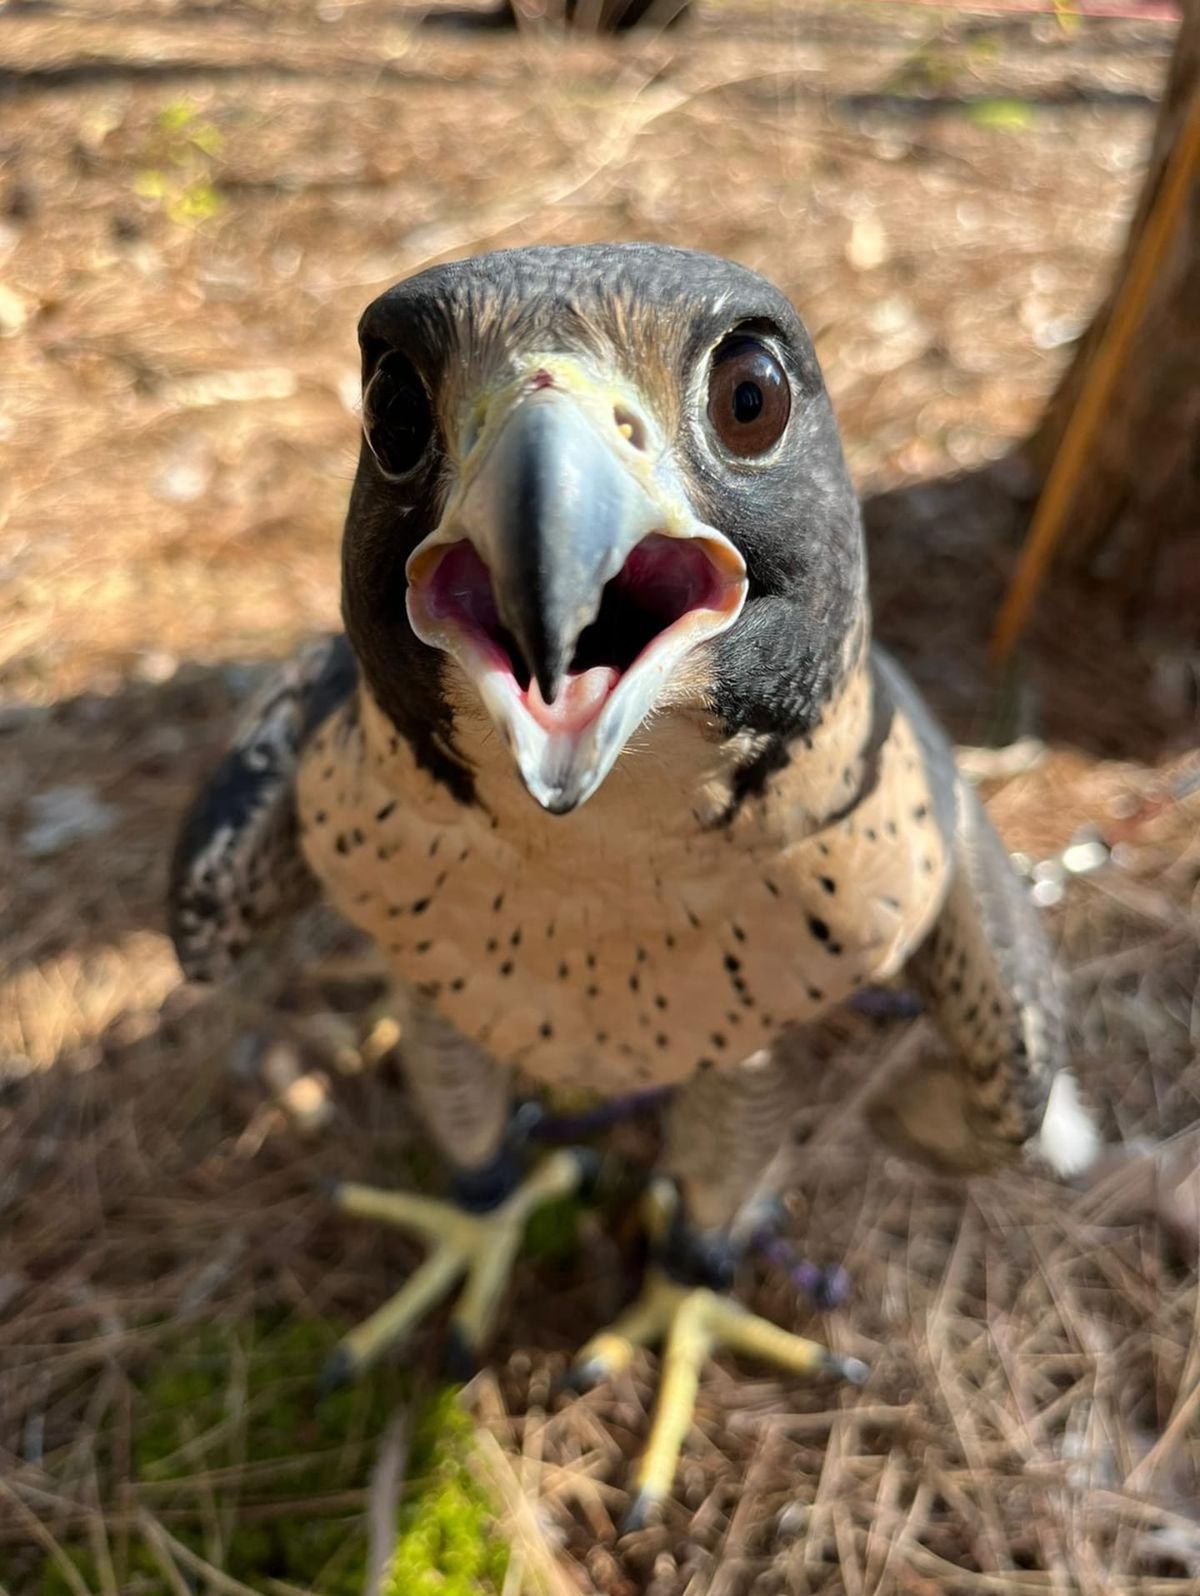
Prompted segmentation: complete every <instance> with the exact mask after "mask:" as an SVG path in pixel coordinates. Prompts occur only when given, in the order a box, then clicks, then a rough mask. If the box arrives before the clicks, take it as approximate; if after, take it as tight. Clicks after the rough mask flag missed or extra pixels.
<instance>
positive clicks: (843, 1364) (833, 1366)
mask: <svg viewBox="0 0 1200 1596" xmlns="http://www.w3.org/2000/svg"><path fill="white" fill-rule="evenodd" d="M825 1367H826V1369H828V1371H829V1373H830V1374H836V1375H837V1376H838V1378H839V1379H841V1380H848V1381H849V1382H850V1384H851V1385H865V1384H866V1382H867V1380H868V1378H869V1377H870V1373H871V1371H870V1369H868V1368H867V1366H866V1364H865V1363H864V1362H863V1361H862V1359H861V1358H847V1357H843V1356H842V1354H841V1353H840V1352H826V1354H825Z"/></svg>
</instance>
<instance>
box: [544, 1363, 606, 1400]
mask: <svg viewBox="0 0 1200 1596" xmlns="http://www.w3.org/2000/svg"><path fill="white" fill-rule="evenodd" d="M603 1378H604V1365H603V1364H602V1363H600V1362H599V1361H598V1360H597V1359H596V1358H590V1359H589V1360H588V1362H587V1363H573V1364H572V1365H571V1367H570V1368H569V1369H566V1370H565V1371H564V1372H563V1373H562V1374H560V1375H559V1377H558V1379H557V1380H555V1382H554V1387H553V1389H554V1390H555V1391H556V1392H558V1391H574V1392H575V1393H576V1395H577V1396H582V1394H583V1393H584V1392H585V1391H590V1390H591V1389H592V1387H593V1386H594V1385H599V1384H600V1382H601V1380H603Z"/></svg>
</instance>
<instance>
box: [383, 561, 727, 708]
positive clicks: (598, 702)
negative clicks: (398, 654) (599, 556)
mask: <svg viewBox="0 0 1200 1596" xmlns="http://www.w3.org/2000/svg"><path fill="white" fill-rule="evenodd" d="M718 561H720V563H718ZM421 577H422V580H421V581H420V583H419V588H420V591H419V593H418V594H414V595H413V597H416V598H418V600H419V609H420V610H421V611H422V612H423V616H422V618H423V620H424V621H425V623H426V626H427V627H429V629H430V630H436V631H437V632H440V633H442V634H443V636H444V637H445V645H444V646H451V647H452V651H455V652H458V651H460V650H461V651H462V652H465V653H466V654H467V655H468V658H465V659H462V663H463V664H464V665H466V666H467V668H468V670H470V671H471V674H472V675H476V674H477V673H478V672H479V671H480V670H482V671H484V672H486V673H487V674H488V675H489V676H492V677H493V678H494V676H495V675H497V674H498V675H499V676H501V677H502V678H504V677H507V678H508V681H507V683H506V684H505V685H506V686H507V689H508V693H507V695H506V696H515V697H516V698H517V700H518V701H519V704H520V707H521V708H523V709H524V710H525V711H526V713H527V714H528V715H529V716H530V717H531V718H532V719H533V720H534V721H535V722H536V723H537V724H538V725H539V726H540V727H541V728H542V729H543V730H544V731H546V732H548V733H554V732H559V733H567V734H576V735H578V734H579V733H581V732H582V731H584V730H585V729H586V728H587V727H588V726H589V725H590V724H591V723H592V722H594V721H595V720H596V719H597V718H598V717H599V716H600V715H601V713H602V711H603V710H604V708H605V705H606V704H607V702H608V701H609V699H610V698H611V697H613V695H614V694H616V693H617V692H618V691H619V690H620V688H621V686H622V684H623V683H624V682H625V680H626V679H627V678H633V677H634V676H636V675H638V674H641V673H642V672H643V670H644V668H645V667H649V666H651V665H652V663H653V662H654V660H655V658H656V657H657V656H659V655H661V654H664V653H668V652H669V654H670V656H671V662H672V663H673V662H674V660H676V659H678V658H679V657H680V656H681V654H682V653H683V652H685V651H686V650H687V649H688V648H690V647H692V646H693V645H694V644H695V643H696V642H698V641H700V639H701V638H702V637H704V636H706V635H711V634H712V633H714V632H716V631H722V630H724V628H725V626H727V625H728V624H729V622H730V621H731V620H732V619H733V617H734V616H735V615H736V613H737V611H738V609H740V607H741V595H742V588H743V585H744V577H743V575H742V572H741V571H740V569H734V568H733V565H732V562H731V561H730V559H729V555H728V553H727V551H726V549H725V548H722V547H721V546H719V545H713V546H712V547H710V546H709V544H708V542H707V540H705V539H702V538H678V537H670V536H667V535H664V534H662V533H651V534H650V535H649V536H647V537H644V538H642V540H641V541H640V542H639V543H637V544H636V545H635V546H634V548H633V549H632V550H631V551H630V553H629V554H628V555H627V557H626V559H625V563H624V565H623V566H622V567H621V569H620V570H619V571H618V572H617V574H616V576H614V577H613V578H612V579H611V580H610V581H609V582H607V583H605V585H604V587H603V589H602V592H601V599H600V607H599V609H598V611H597V612H596V616H595V619H594V620H592V621H591V622H590V623H589V624H588V625H587V626H586V627H584V629H583V631H582V632H581V633H580V634H579V637H578V639H577V640H576V643H575V649H574V653H573V655H572V657H571V661H570V664H569V666H568V668H567V671H566V674H565V677H564V679H563V682H562V686H561V688H560V689H559V691H558V692H557V693H556V694H555V697H554V700H553V702H552V703H547V702H546V700H545V699H544V698H543V697H542V693H541V690H540V688H539V687H538V684H537V682H536V681H535V680H534V679H533V675H532V672H531V671H530V668H529V665H528V663H527V662H526V660H525V659H524V657H523V656H522V654H521V650H520V648H519V647H518V645H517V642H516V639H515V638H514V637H513V635H512V633H511V632H510V631H509V630H508V629H507V628H506V627H505V625H504V622H503V621H502V619H501V617H500V613H499V609H498V607H497V604H496V599H495V594H494V592H493V588H492V580H491V575H490V573H489V571H488V568H487V566H486V565H485V564H484V562H483V560H482V559H481V558H480V556H479V554H478V552H477V551H476V549H475V548H474V546H473V545H472V544H471V543H470V542H469V541H467V540H466V539H463V540H461V541H459V542H456V543H451V544H448V545H446V546H445V551H444V553H442V554H441V557H440V559H438V561H437V564H436V566H434V567H433V569H432V570H430V568H429V567H428V566H426V568H425V570H424V571H423V572H422V573H421ZM451 639H453V642H457V644H458V645H459V650H453V645H452V641H451ZM460 658H461V654H460ZM664 663H665V662H664ZM472 667H474V669H472ZM496 685H498V684H496Z"/></svg>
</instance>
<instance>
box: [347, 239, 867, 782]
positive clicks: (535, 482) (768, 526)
mask: <svg viewBox="0 0 1200 1596" xmlns="http://www.w3.org/2000/svg"><path fill="white" fill-rule="evenodd" d="M359 337H360V342H361V345H362V355H363V391H364V399H363V430H364V443H363V448H362V453H361V456H360V460H359V467H358V474H357V477H356V479H355V484H354V491H353V495H352V498H351V502H350V513H349V517H348V520H347V524H346V535H345V542H344V547H343V607H344V612H345V620H346V629H347V632H348V634H349V637H350V640H351V643H352V645H353V647H354V649H355V652H356V653H357V654H358V657H359V660H360V661H361V664H362V667H363V671H364V674H365V677H366V680H367V682H368V683H369V685H370V687H371V689H372V691H373V692H374V694H375V697H376V698H377V700H378V702H379V704H380V706H381V707H382V708H383V710H384V711H385V712H386V714H387V715H388V716H389V717H390V718H391V719H392V720H393V721H394V722H395V724H396V726H397V728H398V730H399V731H400V732H401V733H402V734H403V735H404V736H405V737H407V738H408V739H409V741H410V742H411V743H412V745H413V747H414V749H415V750H416V752H417V755H418V757H419V758H420V759H421V761H422V763H424V764H425V765H426V766H427V768H429V769H431V770H433V771H434V772H435V773H436V774H437V775H439V776H440V777H441V778H442V779H444V780H446V781H448V782H450V783H451V784H452V785H453V786H454V788H455V790H456V791H458V792H459V793H460V794H461V795H462V796H464V797H466V796H469V793H470V790H471V778H470V772H469V770H468V769H467V768H466V767H465V765H464V762H463V761H462V759H461V757H460V756H459V755H458V754H457V752H456V739H455V730H456V718H457V717H458V716H460V715H462V714H470V713H478V712H479V711H478V704H479V702H480V701H481V702H482V705H483V707H484V708H485V709H486V712H487V713H488V714H489V715H490V716H491V718H492V719H493V721H494V722H495V723H496V726H497V728H498V730H499V731H500V733H501V735H502V736H503V737H504V738H505V740H506V741H507V743H508V745H509V747H510V749H511V751H512V754H513V757H514V759H515V761H516V764H517V768H518V770H519V772H520V775H521V778H522V780H523V781H524V783H525V785H526V786H527V787H528V788H529V790H530V792H531V793H532V794H533V796H534V797H535V798H536V799H537V800H538V802H539V803H541V804H542V805H543V806H544V807H545V808H547V809H550V810H553V811H555V812H564V811H567V810H570V809H572V808H574V807H576V806H577V805H578V804H580V803H582V802H583V801H584V800H585V799H586V798H587V797H589V796H590V795H591V793H592V792H594V791H595V789H596V788H597V787H598V786H599V785H600V783H601V782H602V781H603V779H604V777H605V775H607V773H608V771H609V770H610V769H611V767H612V765H613V763H614V761H615V760H616V759H617V758H618V756H619V755H620V753H621V750H622V748H623V747H624V745H625V743H626V741H627V739H628V738H629V736H630V735H631V734H632V733H633V731H634V730H635V729H636V727H637V726H638V725H639V724H640V723H641V721H642V720H643V719H644V718H645V717H646V715H648V714H649V713H650V712H651V711H652V710H654V709H656V708H670V707H671V706H673V705H674V706H678V705H685V704H686V705H692V706H695V705H698V704H701V705H704V706H706V707H707V708H708V709H710V710H711V711H712V712H713V713H714V714H715V716H716V718H717V720H718V722H719V724H720V725H721V726H722V728H723V729H724V731H726V732H727V733H729V734H730V735H732V734H733V733H734V732H738V731H745V730H750V731H755V732H762V733H769V734H772V735H775V736H785V737H786V736H791V735H794V734H798V733H801V732H804V731H805V730H806V729H807V728H809V727H810V726H811V725H812V724H813V723H814V722H815V721H816V720H817V719H819V717H820V714H821V711H822V708H823V706H824V705H825V704H826V703H827V701H828V699H829V698H830V696H831V694H832V693H833V692H834V690H835V689H836V686H837V684H838V681H839V679H840V678H841V676H842V674H843V672H844V671H845V669H846V662H847V659H848V657H849V655H850V653H851V651H852V649H853V646H854V644H855V643H856V641H857V640H859V639H860V638H861V636H862V634H863V632H864V629H865V625H866V616H865V604H864V597H863V594H864V570H863V553H862V537H861V530H860V524H859V514H858V506H857V501H856V499H855V496H854V493H853V490H852V488H851V486H850V482H849V479H848V477H847V474H846V469H845V464H844V462H843V459H842V452H841V446H840V443H839V439H838V433H837V427H836V424H835V422H834V419H833V413H832V411H831V409H830V405H829V399H828V396H827V394H826V392H825V385H824V383H823V381H822V378H821V373H820V369H819V367H818V365H817V361H816V357H815V356H814V354H813V350H812V345H811V343H810V341H809V338H808V334H807V333H806V332H805V330H804V327H803V325H802V323H801V322H800V319H799V317H798V316H797V315H796V313H795V311H794V310H793V309H792V307H791V305H790V304H789V303H788V301H787V300H786V299H785V298H784V297H783V296H782V294H780V293H779V292H778V290H776V289H775V288H773V287H772V286H771V284H770V283H768V282H767V281H765V279H763V278H762V277H759V276H758V275H757V274H756V273H754V272H751V271H748V270H746V269H745V268H744V267H741V266H736V265H734V264H732V263H731V262H729V261H725V260H720V259H717V258H716V257H714V256H710V255H702V254H695V253H692V252H691V251H688V250H679V249H666V248H662V247H659V246H657V245H650V244H626V245H596V246H582V247H566V248H545V249H529V250H511V251H501V252H499V253H496V254H491V255H482V256H479V257H477V258H475V259H473V260H466V261H457V262H454V263H453V264H451V265H446V266H438V267H435V268H433V269H432V270H431V271H427V272H423V273H421V275H420V276H418V277H414V278H412V279H410V280H409V281H407V282H403V283H400V284H398V285H397V286H396V287H395V288H392V289H390V290H389V291H388V292H387V293H386V294H383V295H382V296H381V297H380V298H379V299H377V300H376V301H375V302H374V304H373V305H371V306H370V307H369V308H368V310H367V311H366V313H365V315H364V316H363V318H362V322H361V324H360V327H359ZM456 674H457V675H458V677H459V681H458V682H456V680H455V677H456ZM464 675H465V677H466V679H467V680H469V682H470V683H471V685H472V687H473V688H474V693H473V694H471V695H470V697H469V698H467V699H466V700H464V697H463V694H462V693H461V692H460V691H458V690H457V689H458V687H459V685H460V684H461V678H462V676H464ZM468 706H470V707H468Z"/></svg>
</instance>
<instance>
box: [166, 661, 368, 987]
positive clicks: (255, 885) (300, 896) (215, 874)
mask: <svg viewBox="0 0 1200 1596" xmlns="http://www.w3.org/2000/svg"><path fill="white" fill-rule="evenodd" d="M357 680H358V666H357V664H356V662H355V659H354V655H353V654H352V653H351V651H350V645H349V644H348V643H347V641H346V639H345V637H343V636H340V635H339V636H336V637H325V638H321V639H320V640H319V641H318V642H315V643H312V644H310V645H309V646H308V647H306V648H305V649H303V650H301V652H300V653H298V654H296V655H294V656H293V657H292V658H291V659H290V660H288V661H287V662H286V663H285V664H283V665H282V666H280V668H279V669H278V670H277V671H276V672H275V674H274V675H273V676H272V678H271V680H270V681H269V682H268V683H267V685H266V686H265V687H264V688H263V690H262V691H261V692H260V693H259V694H258V695H257V696H256V697H255V699H254V700H253V702H252V703H251V705H250V706H249V708H248V709H247V711H246V714H245V716H244V718H243V720H242V724H241V727H240V729H239V731H238V733H237V735H236V737H235V739H234V742H233V745H232V747H231V748H230V750H229V752H228V753H227V754H226V755H225V758H224V759H223V760H222V761H221V763H220V764H219V765H218V766H217V769H216V770H215V771H214V772H213V774H212V776H211V777H210V778H209V780H208V782H207V783H206V784H205V786H204V787H203V788H202V789H201V791H200V793H199V795H198V796H197V798H196V800H195V802H194V803H193V804H192V806H191V808H190V809H189V811H188V813H187V816H186V817H185V819H184V823H183V828H182V830H181V832H180V835H179V840H178V842H177V843H176V846H175V854H174V858H173V860H172V864H171V875H170V886H169V889H168V900H167V911H168V913H167V917H168V924H169V927H170V932H171V938H172V940H173V942H174V943H175V952H176V954H177V955H178V958H179V963H180V966H181V968H182V970H183V973H184V975H185V976H187V978H188V979H189V980H192V981H218V980H221V979H222V978H223V977H224V976H226V975H228V974H229V972H230V971H231V970H232V969H233V966H234V965H235V964H236V963H237V960H238V959H239V957H240V956H241V955H242V953H244V952H245V950H246V949H247V948H248V947H249V946H250V944H251V943H252V942H253V941H254V940H255V938H256V937H258V936H259V935H260V934H261V933H262V932H263V931H265V930H266V929H267V928H268V927H269V926H272V925H275V924H278V923H279V922H280V921H282V920H284V919H286V918H287V917H289V916H291V915H293V914H295V913H297V912H298V911H299V910H300V909H302V908H304V907H305V906H306V905H307V904H308V903H310V902H312V900H313V899H314V898H315V897H316V896H317V893H318V890H319V889H318V884H317V881H316V879H315V877H314V876H313V874H312V872H311V871H310V870H309V868H308V866H307V864H306V863H305V861H304V858H303V855H302V854H301V852H300V847H299V842H298V836H297V822H296V790H295V783H296V772H297V769H298V767H299V763H300V756H301V753H302V751H303V749H304V745H305V743H306V742H307V740H308V738H309V737H310V736H311V734H312V733H313V731H314V730H315V729H316V728H317V727H318V726H319V725H321V723H322V722H323V721H325V720H326V719H327V718H328V717H329V715H330V714H332V712H333V711H334V710H335V709H336V708H337V707H338V705H339V704H341V703H343V702H344V701H345V700H346V699H347V698H348V697H349V696H350V694H351V693H352V692H353V691H354V688H355V685H356V683H357Z"/></svg>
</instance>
